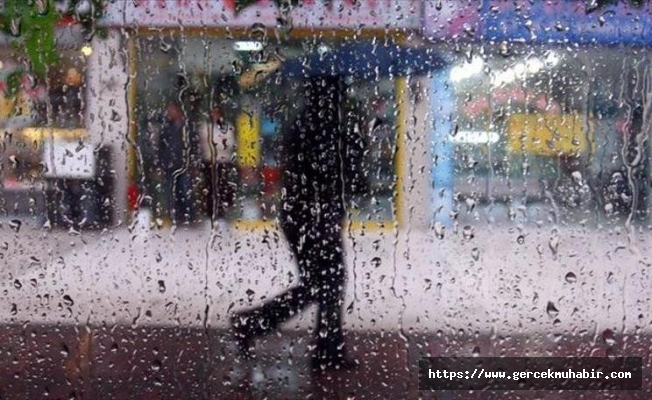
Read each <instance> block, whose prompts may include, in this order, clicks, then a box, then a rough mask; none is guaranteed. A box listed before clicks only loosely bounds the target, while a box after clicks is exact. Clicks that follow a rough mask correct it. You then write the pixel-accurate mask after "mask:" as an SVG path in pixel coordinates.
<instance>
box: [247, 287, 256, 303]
mask: <svg viewBox="0 0 652 400" xmlns="http://www.w3.org/2000/svg"><path fill="white" fill-rule="evenodd" d="M246 293H247V299H248V300H249V301H253V300H254V296H255V295H256V292H254V291H253V290H251V289H247V292H246Z"/></svg>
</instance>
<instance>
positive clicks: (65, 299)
mask: <svg viewBox="0 0 652 400" xmlns="http://www.w3.org/2000/svg"><path fill="white" fill-rule="evenodd" d="M63 304H64V305H65V306H66V307H72V306H73V305H74V304H75V302H74V301H73V300H72V297H70V296H68V295H67V294H66V295H64V296H63Z"/></svg>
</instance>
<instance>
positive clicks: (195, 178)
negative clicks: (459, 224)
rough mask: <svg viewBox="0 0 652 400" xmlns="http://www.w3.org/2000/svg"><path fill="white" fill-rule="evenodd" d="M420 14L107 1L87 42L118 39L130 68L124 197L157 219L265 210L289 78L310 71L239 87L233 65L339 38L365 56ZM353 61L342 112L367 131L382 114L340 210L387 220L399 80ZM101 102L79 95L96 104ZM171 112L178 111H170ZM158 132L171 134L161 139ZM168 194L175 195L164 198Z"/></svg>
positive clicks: (396, 205) (287, 108)
mask: <svg viewBox="0 0 652 400" xmlns="http://www.w3.org/2000/svg"><path fill="white" fill-rule="evenodd" d="M420 17H421V2H420V1H401V2H396V1H361V2H355V3H354V2H349V1H335V2H328V3H324V2H319V1H317V2H310V1H308V2H305V3H303V5H302V6H299V7H296V8H294V9H292V10H291V11H290V12H289V13H284V12H283V11H282V10H279V9H278V8H277V7H276V5H275V3H274V2H272V1H269V2H265V1H263V2H260V3H259V4H257V5H255V6H251V7H249V8H247V9H245V10H244V11H243V12H241V13H238V14H236V13H235V8H234V3H233V2H230V1H208V2H207V1H200V0H197V1H189V0H188V1H168V2H160V1H135V2H116V3H111V4H110V5H109V7H108V9H107V14H106V16H105V18H104V19H103V24H104V25H105V26H106V27H107V28H108V29H109V30H110V31H111V32H110V34H109V39H108V40H104V41H103V40H102V39H97V40H95V41H94V43H93V48H94V51H98V52H99V53H101V54H109V53H111V52H114V53H115V52H116V51H117V50H118V49H116V48H115V47H112V46H115V45H118V46H120V45H122V46H124V47H126V56H127V57H126V60H125V61H126V64H125V72H126V71H129V72H130V74H131V75H129V77H128V78H125V77H124V76H118V80H119V81H122V82H125V83H127V86H128V88H129V96H128V101H127V103H128V104H127V105H126V108H125V110H124V111H125V112H126V114H127V115H128V121H129V127H128V130H129V137H130V140H129V156H128V168H129V171H130V174H129V182H126V185H127V188H126V190H125V192H128V193H129V194H130V203H131V204H129V206H130V207H134V208H136V209H138V210H139V211H143V210H147V213H148V214H150V213H151V216H152V220H153V221H154V222H155V223H157V224H159V225H165V224H167V223H169V222H170V221H172V220H175V219H176V220H177V221H181V220H183V219H184V218H185V219H186V220H187V221H186V222H191V223H192V222H201V221H207V220H210V219H212V220H216V219H223V220H226V221H229V222H236V223H237V224H238V225H239V226H251V225H252V224H253V225H260V224H261V223H262V224H264V223H265V221H269V220H272V219H274V218H275V216H276V211H277V209H278V195H279V177H280V171H279V170H278V156H279V149H278V147H279V138H280V136H281V135H282V132H283V130H284V129H286V127H287V124H288V122H289V121H292V119H293V118H294V116H295V115H296V113H297V112H298V110H299V109H300V105H301V103H302V99H301V96H300V94H299V93H300V91H298V90H297V87H298V85H299V83H300V81H301V79H303V78H305V77H307V76H308V75H310V74H311V73H310V72H304V75H305V76H300V75H292V74H283V73H282V72H279V73H277V74H273V75H271V76H270V77H268V78H267V79H266V80H264V81H262V82H261V83H260V84H258V85H255V86H253V87H243V85H242V84H241V79H242V75H243V74H246V73H247V71H249V70H251V69H252V67H253V68H255V67H256V65H262V64H264V63H265V61H266V60H267V59H268V57H270V56H275V57H276V56H277V57H280V58H283V63H284V64H288V63H292V62H293V61H295V62H296V61H298V60H303V59H304V58H306V59H307V58H308V57H309V55H311V54H318V53H319V52H320V51H321V50H322V49H329V48H337V47H338V46H342V45H344V46H346V45H348V44H353V45H355V46H356V47H355V48H356V50H355V51H358V50H357V49H367V48H368V49H370V50H369V51H368V52H369V54H351V58H352V59H353V58H354V57H362V59H364V57H373V53H372V52H373V51H375V50H374V49H375V48H378V47H379V46H380V47H382V46H388V45H391V43H397V42H399V41H402V40H404V39H405V38H407V37H408V36H409V35H410V33H416V32H418V30H419V28H420V26H421V19H420ZM141 21H147V22H146V24H145V23H141ZM252 21H255V24H253V25H252ZM121 32H125V34H124V35H123V34H122V33H121ZM112 37H113V39H112ZM326 51H328V50H326ZM355 51H354V52H355ZM361 51H362V50H361ZM106 59H108V57H107V58H106ZM96 62H98V63H102V62H104V61H103V60H100V59H98V60H97V61H96ZM361 67H362V68H364V65H362V66H361ZM355 68H356V67H352V70H351V72H352V73H351V74H346V75H351V76H349V77H347V78H346V84H347V87H348V89H347V91H346V94H347V100H346V101H345V103H346V105H345V108H346V111H347V115H348V114H351V115H357V116H359V117H361V120H362V121H363V122H362V124H361V126H360V129H364V130H366V129H370V122H371V121H372V120H380V121H382V124H381V125H380V127H379V128H378V129H376V130H375V131H374V134H373V135H372V136H370V139H371V140H370V141H369V148H368V153H367V156H366V161H367V169H368V174H367V176H368V181H367V184H366V186H367V189H366V190H365V192H364V193H358V195H357V198H356V199H355V203H356V207H355V208H354V209H352V210H351V219H352V220H354V221H357V222H355V223H356V224H357V223H364V225H365V226H367V227H370V226H381V227H383V226H384V227H386V228H389V227H391V226H393V223H394V222H395V221H399V220H401V218H402V216H403V213H404V211H403V210H404V207H403V201H404V199H403V197H404V196H403V189H404V185H403V184H402V179H403V177H402V172H401V170H402V169H403V168H402V165H404V163H405V160H404V148H403V147H404V146H402V145H401V140H402V139H401V137H402V136H404V135H405V129H406V126H407V124H406V123H405V121H406V120H407V119H408V118H409V114H410V113H414V112H415V111H414V107H412V106H411V105H410V101H409V97H410V96H408V95H407V93H408V91H409V88H408V85H407V84H406V79H405V78H403V77H401V76H400V75H393V74H388V75H383V76H377V77H375V78H374V79H369V78H368V77H367V76H365V77H364V78H360V77H356V76H355V75H356V72H357V70H354V69H355ZM116 72H117V73H118V74H119V72H118V71H116ZM117 93H118V91H116V94H117ZM105 102H106V100H104V99H102V98H99V97H98V98H96V99H91V103H93V107H96V108H101V107H103V104H106V103H105ZM106 106H108V104H106ZM411 107H412V108H411ZM215 112H217V114H219V115H220V117H221V121H222V122H221V123H222V124H223V127H226V128H225V130H226V131H227V132H226V133H225V135H226V136H225V137H224V138H223V140H222V141H223V142H221V143H218V146H216V147H214V148H210V147H211V146H210V145H208V146H207V144H208V141H207V140H206V131H208V130H210V129H209V128H208V127H207V126H209V125H212V122H211V115H213V114H214V113H215ZM171 113H172V114H178V115H177V117H175V118H176V120H175V121H173V120H172V119H171V118H170V117H169V116H170V114H171ZM174 126H176V128H174ZM229 132H232V133H229ZM170 135H172V136H171V137H175V138H179V139H180V141H179V142H178V143H174V144H171V143H172V142H171V141H170V140H168V139H166V137H168V136H170ZM213 135H215V132H213ZM229 135H232V136H233V137H232V138H231V137H230V136H229ZM220 137H221V136H220ZM174 151H176V152H178V153H179V154H180V157H181V158H183V162H182V164H179V165H175V171H176V172H177V173H176V175H175V174H174V172H175V171H171V170H166V165H170V163H171V162H172V161H171V160H170V158H171V157H174V155H173V154H172V152H174ZM213 163H219V164H220V166H219V168H220V169H219V171H221V172H219V173H218V175H219V176H218V178H220V179H218V181H221V182H217V185H216V184H215V182H214V181H213V182H212V183H213V184H211V178H210V175H209V174H207V173H206V165H207V164H213ZM176 167H180V168H176ZM170 175H175V179H173V180H174V182H170V179H169V177H170ZM174 194H176V195H177V196H176V197H177V200H178V199H179V198H180V199H181V201H175V200H173V201H172V202H171V201H170V199H171V198H175V196H174ZM215 201H217V202H218V204H215ZM186 214H187V215H186ZM182 215H183V217H184V218H181V217H180V216H182ZM177 216H179V218H177ZM211 217H212V218H211Z"/></svg>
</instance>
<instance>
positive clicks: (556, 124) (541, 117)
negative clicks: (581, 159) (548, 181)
mask: <svg viewBox="0 0 652 400" xmlns="http://www.w3.org/2000/svg"><path fill="white" fill-rule="evenodd" d="M592 126H593V124H591V123H590V121H589V123H588V124H587V123H586V121H585V118H584V117H583V116H581V115H579V114H564V115H547V114H514V115H512V116H511V117H509V120H508V122H507V136H508V149H509V151H511V152H513V153H520V152H523V151H525V152H526V153H529V154H536V155H544V156H556V155H561V154H571V153H577V152H582V151H585V150H587V149H588V145H589V141H592V137H593V130H592Z"/></svg>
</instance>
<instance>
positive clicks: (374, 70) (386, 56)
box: [280, 42, 446, 79]
mask: <svg viewBox="0 0 652 400" xmlns="http://www.w3.org/2000/svg"><path fill="white" fill-rule="evenodd" d="M445 65H446V62H445V61H444V60H443V59H442V58H441V57H440V55H439V54H438V53H437V52H436V51H434V50H433V49H426V48H409V47H404V46H399V45H397V44H391V43H369V42H367V43H341V44H323V45H320V46H318V47H317V49H316V50H315V51H313V52H312V53H310V54H308V55H307V56H302V57H299V58H294V59H288V60H286V61H285V62H284V63H283V66H282V67H281V69H280V73H281V74H282V75H283V76H286V77H292V78H305V77H310V76H323V75H330V76H353V77H358V78H365V79H375V78H380V77H387V76H405V75H425V74H427V73H428V72H432V71H436V70H439V69H441V68H443V67H444V66H445Z"/></svg>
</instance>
